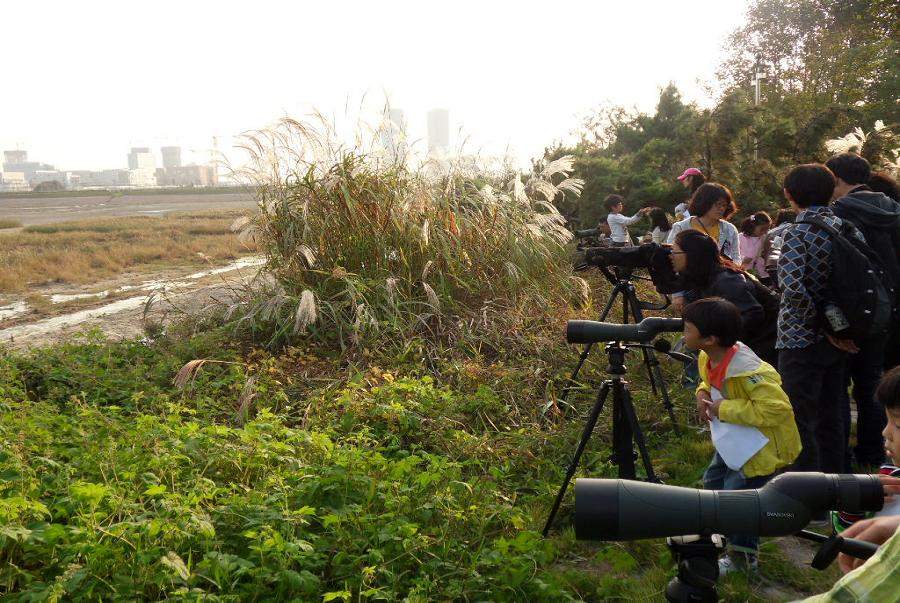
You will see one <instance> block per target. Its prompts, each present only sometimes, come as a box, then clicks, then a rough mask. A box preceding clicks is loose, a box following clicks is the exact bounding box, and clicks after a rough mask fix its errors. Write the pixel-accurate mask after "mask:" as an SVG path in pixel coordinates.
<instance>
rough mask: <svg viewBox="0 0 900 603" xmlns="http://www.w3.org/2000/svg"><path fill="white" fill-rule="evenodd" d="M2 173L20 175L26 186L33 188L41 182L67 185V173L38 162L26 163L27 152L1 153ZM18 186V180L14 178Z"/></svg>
mask: <svg viewBox="0 0 900 603" xmlns="http://www.w3.org/2000/svg"><path fill="white" fill-rule="evenodd" d="M3 172H4V173H8V174H22V177H23V178H24V180H25V182H26V183H27V186H28V187H29V188H31V187H34V186H36V185H38V184H40V183H41V182H51V181H53V180H56V181H58V182H60V183H61V184H63V185H66V186H67V185H68V182H69V177H68V173H67V172H60V171H59V170H57V169H56V168H55V167H53V166H52V165H50V164H47V163H40V162H39V161H28V152H27V151H3ZM15 182H16V183H17V184H16V186H18V182H19V179H18V177H15Z"/></svg>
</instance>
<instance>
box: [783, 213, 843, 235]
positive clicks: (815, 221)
mask: <svg viewBox="0 0 900 603" xmlns="http://www.w3.org/2000/svg"><path fill="white" fill-rule="evenodd" d="M794 224H809V225H810V226H816V227H818V228H821V229H822V230H824V231H825V232H827V233H828V234H830V235H831V236H835V237H839V236H841V233H840V232H839V231H838V229H837V228H835V227H834V226H832V225H830V224H828V223H827V222H825V221H824V220H820V219H819V218H813V217H808V218H806V219H805V220H797V221H796V222H794Z"/></svg>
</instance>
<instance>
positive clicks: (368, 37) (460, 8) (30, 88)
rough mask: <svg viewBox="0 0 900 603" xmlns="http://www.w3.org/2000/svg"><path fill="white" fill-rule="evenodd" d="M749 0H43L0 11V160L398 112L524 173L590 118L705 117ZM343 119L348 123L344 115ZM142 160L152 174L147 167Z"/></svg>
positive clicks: (101, 160)
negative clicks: (616, 112)
mask: <svg viewBox="0 0 900 603" xmlns="http://www.w3.org/2000/svg"><path fill="white" fill-rule="evenodd" d="M746 5H747V2H746V0H710V1H707V0H682V1H680V2H673V1H665V0H632V1H630V2H621V1H619V0H616V1H610V0H593V1H590V0H584V1H570V0H556V1H549V2H548V1H544V2H529V1H525V2H523V1H518V2H507V1H505V0H479V1H469V0H457V1H455V2H452V3H451V2H441V3H438V2H435V1H430V0H419V1H400V0H390V1H384V0H368V1H366V0H360V1H341V0H329V1H322V0H320V1H317V2H307V1H301V0H294V1H287V0H285V1H282V2H275V1H270V0H254V1H253V2H246V1H241V2H233V1H230V0H218V1H216V2H208V1H206V0H179V1H170V0H154V1H153V2H142V3H137V2H122V1H121V0H116V1H100V0H79V1H78V2H71V1H70V0H49V1H44V2H11V3H4V6H3V24H2V26H0V56H2V57H3V65H4V78H3V80H4V84H5V85H4V86H3V91H2V93H0V149H3V150H8V149H16V148H18V149H24V150H27V151H28V154H29V159H30V160H33V161H34V160H37V161H42V162H45V163H50V164H53V165H55V166H56V167H57V168H59V169H63V170H77V169H105V168H122V167H126V165H127V159H126V155H127V153H128V150H129V148H130V147H132V146H150V147H152V148H153V150H154V152H156V153H157V154H158V152H159V151H158V149H159V147H160V146H166V145H176V146H181V147H182V148H183V156H184V158H185V160H186V161H198V162H201V161H204V160H205V159H207V158H208V157H209V150H210V149H211V148H212V139H213V137H214V136H216V137H217V138H218V145H219V150H221V151H225V152H227V151H228V149H229V147H230V146H231V145H233V144H234V138H233V136H235V135H237V134H239V133H241V132H244V131H247V130H252V129H257V128H263V127H266V126H268V125H270V124H272V123H273V122H274V121H275V120H277V119H278V118H280V117H283V116H286V115H289V116H291V117H297V118H303V117H304V116H307V115H309V114H310V113H311V112H312V111H313V110H317V111H319V112H321V113H323V114H325V115H328V116H330V117H331V118H332V119H334V120H335V121H336V122H337V123H338V125H339V127H345V128H350V125H347V124H355V123H356V121H357V120H358V119H359V118H362V119H364V120H366V121H367V122H370V123H372V122H375V121H377V118H378V115H379V114H380V113H381V110H382V108H383V106H384V105H385V102H388V103H389V104H390V105H391V106H392V107H394V108H399V109H402V110H403V111H404V113H405V116H406V120H407V123H408V125H407V133H408V136H409V138H410V139H411V140H413V141H417V140H418V141H421V142H419V143H417V146H420V147H422V149H423V150H424V147H425V142H424V138H425V133H426V114H427V112H428V110H430V109H433V108H444V109H447V110H448V111H449V113H450V130H451V146H458V143H459V142H460V141H462V140H463V139H464V140H465V144H464V147H463V148H464V150H465V151H466V152H468V153H479V154H485V155H501V154H505V153H510V154H512V155H513V156H514V157H515V158H516V159H517V160H518V162H519V163H520V164H521V165H523V166H527V165H528V163H529V159H530V158H532V157H539V156H541V155H542V153H543V149H544V148H545V147H546V146H549V145H550V144H552V143H553V142H554V141H557V140H563V141H565V140H570V139H571V137H572V132H573V131H575V130H576V129H577V127H578V125H579V124H580V122H581V120H582V118H583V117H584V116H585V115H587V114H588V113H590V112H591V111H592V110H594V109H596V108H597V107H599V106H601V105H603V104H614V105H623V106H627V107H636V108H638V109H639V110H642V111H650V112H652V111H653V109H654V107H655V105H656V101H657V99H658V95H659V90H660V89H661V88H662V87H664V86H665V85H667V84H668V83H669V82H670V81H671V82H674V83H675V84H676V85H677V86H678V87H679V89H680V90H681V92H682V94H683V96H684V98H685V99H686V100H688V101H696V102H698V103H699V104H701V105H709V104H711V102H712V99H710V98H709V94H708V92H706V91H705V88H704V86H703V84H704V83H705V84H713V85H714V84H715V70H716V67H717V65H718V64H719V62H720V60H721V58H722V57H723V54H724V50H723V44H724V40H725V36H726V35H727V34H728V33H729V32H730V31H732V30H733V29H734V28H736V27H738V26H739V25H740V24H741V23H742V21H743V17H744V14H745V11H746ZM348 108H349V109H348ZM157 163H158V164H159V163H160V159H159V158H158V157H157Z"/></svg>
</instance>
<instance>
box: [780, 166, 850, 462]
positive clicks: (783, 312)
mask: <svg viewBox="0 0 900 603" xmlns="http://www.w3.org/2000/svg"><path fill="white" fill-rule="evenodd" d="M834 186H835V179H834V175H833V174H832V173H831V171H830V170H829V169H828V168H827V167H825V166H824V165H821V164H806V165H799V166H797V167H795V168H794V169H792V170H791V171H790V173H788V175H787V176H786V177H785V179H784V196H785V198H786V199H787V200H788V201H789V202H790V204H791V207H792V208H793V209H794V210H796V211H797V212H798V215H797V223H795V224H794V225H793V226H791V227H790V228H789V229H788V230H787V231H786V232H785V234H784V244H783V246H782V248H781V258H780V259H779V261H778V281H779V283H780V285H781V290H782V297H781V308H780V310H779V312H778V339H777V341H776V344H775V347H776V348H778V350H779V356H778V372H779V373H780V374H781V379H782V381H783V383H782V387H783V388H784V391H785V392H787V394H788V397H789V398H790V399H791V405H792V406H793V408H794V417H795V419H796V421H797V429H798V430H799V431H800V441H801V443H802V445H803V450H802V451H801V452H800V456H799V457H797V460H796V462H795V463H794V465H793V469H794V470H795V471H824V472H825V473H840V472H841V471H842V470H843V463H844V447H845V445H846V442H845V438H844V433H843V420H842V417H841V410H840V391H841V388H842V387H844V364H845V358H846V354H847V353H854V352H856V351H857V348H856V345H855V344H854V343H853V341H852V340H846V339H837V338H835V337H832V336H830V335H828V334H826V333H825V332H824V331H823V330H822V329H821V328H820V327H819V324H820V323H819V320H820V319H819V310H820V306H821V303H822V301H823V298H824V295H825V290H826V287H827V286H828V281H829V277H830V275H831V252H832V243H831V239H830V237H829V235H828V233H826V232H824V231H822V230H821V229H819V228H816V227H814V226H811V225H808V224H799V222H801V221H802V220H804V219H805V218H808V217H816V218H818V219H820V220H822V221H824V222H826V223H828V224H830V225H832V226H834V227H836V228H840V225H841V220H840V218H838V217H836V216H835V215H834V214H833V213H832V211H831V210H830V209H829V207H828V202H829V201H830V200H831V196H832V193H833V191H834Z"/></svg>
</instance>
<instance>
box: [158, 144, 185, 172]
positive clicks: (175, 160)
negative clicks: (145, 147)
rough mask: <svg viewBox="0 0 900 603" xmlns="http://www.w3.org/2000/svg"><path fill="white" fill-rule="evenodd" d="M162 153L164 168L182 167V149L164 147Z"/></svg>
mask: <svg viewBox="0 0 900 603" xmlns="http://www.w3.org/2000/svg"><path fill="white" fill-rule="evenodd" d="M160 152H161V153H162V161H163V167H164V168H166V169H168V168H176V167H181V147H162V148H161V149H160Z"/></svg>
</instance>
